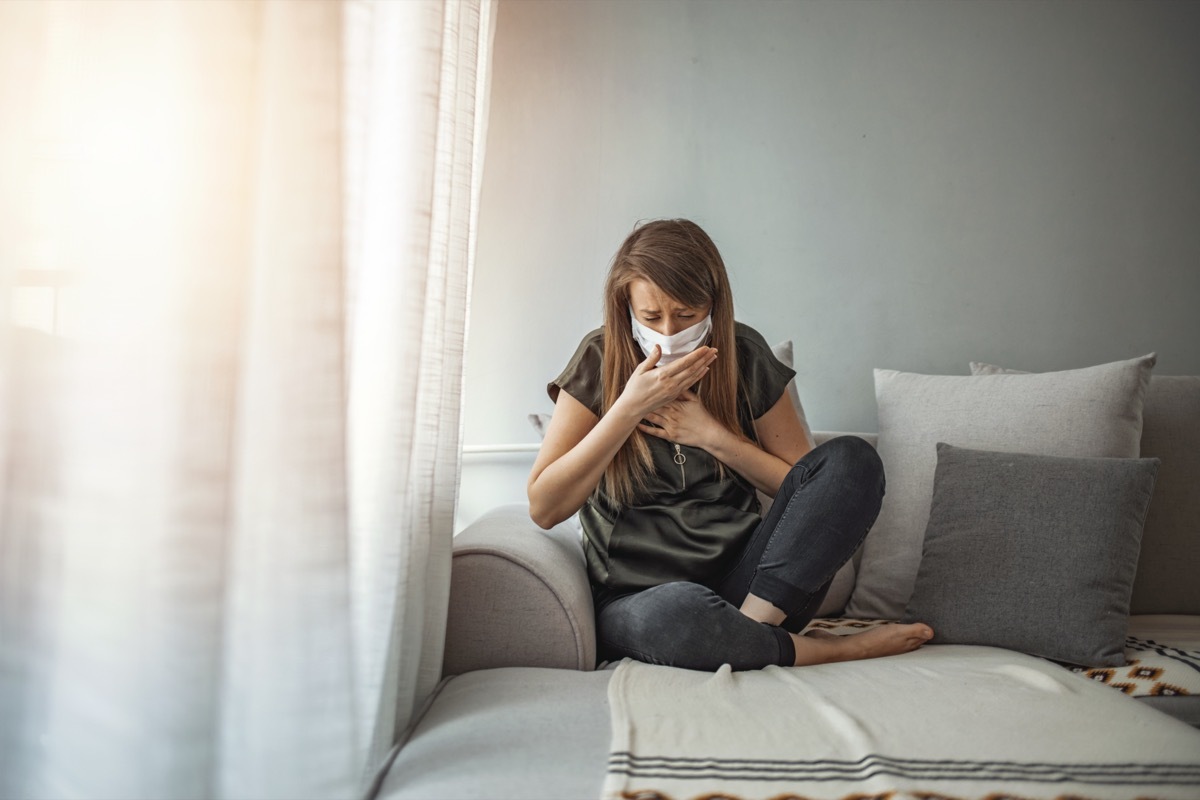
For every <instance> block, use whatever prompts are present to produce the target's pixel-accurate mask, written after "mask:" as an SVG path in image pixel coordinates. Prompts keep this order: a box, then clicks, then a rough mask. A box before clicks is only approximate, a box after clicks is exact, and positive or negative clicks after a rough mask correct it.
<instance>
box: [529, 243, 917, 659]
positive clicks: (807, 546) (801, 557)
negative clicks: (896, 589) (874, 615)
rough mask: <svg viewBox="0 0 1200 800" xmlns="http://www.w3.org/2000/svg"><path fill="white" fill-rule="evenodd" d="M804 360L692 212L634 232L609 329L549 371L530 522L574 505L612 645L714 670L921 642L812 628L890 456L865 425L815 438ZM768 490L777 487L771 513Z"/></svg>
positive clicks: (608, 311) (609, 294)
mask: <svg viewBox="0 0 1200 800" xmlns="http://www.w3.org/2000/svg"><path fill="white" fill-rule="evenodd" d="M794 375H795V373H794V372H793V371H792V370H791V369H789V368H787V367H785V366H784V365H783V364H782V363H780V362H779V361H778V360H777V359H776V358H775V357H774V355H773V354H772V353H771V350H770V348H769V347H767V345H766V342H765V341H764V340H763V338H762V336H760V335H759V334H758V332H757V331H755V330H754V329H753V328H750V327H749V326H746V325H743V324H741V323H738V322H735V321H734V319H733V298H732V294H731V292H730V288H729V279H728V277H727V275H726V273H725V265H724V263H723V262H722V260H721V255H720V253H718V252H717V248H716V245H714V244H713V242H712V240H711V239H710V238H709V237H708V235H707V234H705V233H704V231H703V230H701V229H700V227H699V226H698V225H696V224H695V223H693V222H689V221H687V220H660V221H655V222H650V223H647V224H645V225H642V226H641V227H638V228H637V229H635V230H634V232H633V233H632V234H630V236H629V237H628V238H627V239H626V240H625V242H624V244H622V245H621V248H620V249H619V250H618V251H617V254H616V256H615V257H614V258H613V262H612V265H611V268H610V269H609V273H608V279H607V282H606V284H605V301H604V327H603V328H601V329H599V330H596V331H593V332H592V333H590V334H588V335H587V336H586V337H584V339H583V342H582V343H581V344H580V345H579V348H578V350H577V351H576V353H575V356H574V358H572V359H571V362H570V363H569V364H568V365H567V367H566V369H565V370H564V371H563V373H562V374H561V375H560V376H559V377H558V378H557V379H556V380H555V381H554V382H553V383H551V384H550V385H549V387H548V391H549V393H550V398H551V400H553V401H554V403H555V407H554V415H553V417H552V418H551V420H550V424H549V426H548V428H547V431H546V436H545V439H544V441H543V443H542V447H541V450H540V452H539V453H538V456H537V459H536V460H535V462H534V465H533V471H532V473H531V474H530V477H529V505H530V515H531V516H532V517H533V520H534V521H535V522H536V523H537V524H538V525H540V526H541V527H543V528H550V527H552V526H554V525H556V524H557V523H559V522H561V521H563V520H565V519H567V518H568V517H570V516H571V515H572V514H574V513H575V512H577V511H578V512H579V515H580V521H581V522H582V525H583V531H584V550H585V553H586V555H587V565H588V575H589V579H590V580H591V583H592V589H593V594H594V597H595V601H596V602H595V605H596V630H597V641H598V645H599V651H600V656H601V657H602V658H604V659H609V660H613V659H619V658H623V657H626V656H628V657H630V658H634V659H638V660H641V661H648V662H650V663H655V664H669V665H672V666H679V667H687V668H691V669H700V670H715V669H717V668H718V667H720V666H721V665H722V664H725V663H728V664H730V665H731V666H732V667H733V668H734V669H757V668H761V667H764V666H766V665H768V664H779V665H784V666H793V665H796V666H799V665H805V664H817V663H824V662H829V661H843V660H849V659H856V658H871V657H875V656H884V655H891V654H895V653H903V652H907V651H909V650H914V649H916V648H917V647H919V646H920V645H921V644H923V643H924V642H926V641H927V640H928V639H929V638H930V637H932V635H933V632H932V630H930V629H929V627H928V626H926V625H923V624H920V623H917V624H913V625H898V624H896V625H886V626H882V627H879V628H873V629H870V630H868V631H866V632H863V633H859V634H854V635H850V636H831V635H828V634H825V635H811V634H810V635H800V631H801V630H802V629H803V628H804V626H805V625H806V624H807V623H808V622H809V620H811V619H812V617H813V615H814V614H815V613H816V610H817V608H818V607H819V606H820V604H821V601H822V599H823V598H824V597H825V593H826V592H827V591H828V590H829V584H830V582H831V581H832V579H833V575H834V573H836V572H837V570H838V568H839V567H841V566H842V565H843V564H845V563H846V561H847V560H849V559H850V557H851V556H852V555H853V553H854V551H855V550H856V549H857V548H858V546H859V544H860V543H861V542H862V540H863V539H864V538H865V537H866V534H867V531H868V530H869V529H870V527H871V525H872V524H873V523H874V521H875V517H876V515H877V514H878V513H879V506H880V503H881V501H882V498H883V491H884V480H883V465H882V464H881V462H880V461H879V457H878V456H877V455H876V454H875V450H874V449H873V448H872V447H871V446H870V445H868V444H867V443H866V442H864V441H863V440H861V439H859V438H857V437H849V436H846V437H839V438H836V439H833V440H832V441H829V442H826V443H825V444H823V445H822V446H820V447H818V448H816V449H812V450H811V451H810V448H809V445H808V441H807V438H806V436H805V434H804V430H803V428H802V427H801V424H800V420H799V418H798V417H797V415H796V412H795V409H794V408H793V406H792V404H791V401H790V400H789V398H788V396H787V392H786V391H785V390H786V387H787V383H788V381H790V380H791V378H792V377H793V376H794ZM755 489H758V490H761V491H763V492H765V493H766V494H768V495H773V496H774V497H775V501H774V503H773V504H772V505H771V509H770V512H769V513H768V514H767V516H766V517H765V518H763V517H761V516H760V514H759V511H760V507H759V503H758V500H757V496H756V494H755Z"/></svg>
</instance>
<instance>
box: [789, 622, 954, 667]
mask: <svg viewBox="0 0 1200 800" xmlns="http://www.w3.org/2000/svg"><path fill="white" fill-rule="evenodd" d="M809 633H810V634H811V633H813V631H810V632H809ZM821 633H825V631H821ZM932 638H933V629H932V628H930V627H929V626H928V625H926V624H924V623H922V622H914V623H912V624H911V625H901V624H900V623H889V624H887V625H880V626H879V627H878V628H871V629H870V630H866V631H863V632H862V633H852V634H849V635H847V636H836V635H829V634H827V635H825V636H821V635H817V636H810V635H808V634H806V635H804V636H798V635H796V634H792V643H793V644H794V645H795V646H796V666H798V667H802V666H806V665H808V664H827V663H829V662H832V661H855V660H858V659H861V658H879V657H880V656H894V655H898V654H900V653H908V652H911V651H913V650H916V649H917V648H918V647H920V646H921V645H923V644H925V643H926V642H928V641H929V640H930V639H932Z"/></svg>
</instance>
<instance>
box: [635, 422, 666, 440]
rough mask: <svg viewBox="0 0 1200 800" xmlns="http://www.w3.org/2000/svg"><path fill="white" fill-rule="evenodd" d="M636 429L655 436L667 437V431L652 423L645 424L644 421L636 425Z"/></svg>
mask: <svg viewBox="0 0 1200 800" xmlns="http://www.w3.org/2000/svg"><path fill="white" fill-rule="evenodd" d="M638 430H639V431H641V432H642V433H648V434H650V435H651V436H657V437H658V438H659V439H666V438H667V432H666V431H665V430H663V429H662V428H656V427H654V426H653V425H647V424H645V423H641V424H639V425H638Z"/></svg>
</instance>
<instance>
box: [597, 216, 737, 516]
mask: <svg viewBox="0 0 1200 800" xmlns="http://www.w3.org/2000/svg"><path fill="white" fill-rule="evenodd" d="M639 278H641V279H644V280H647V281H650V282H651V283H652V284H654V285H655V286H657V287H658V288H659V289H661V290H662V291H663V292H665V293H666V294H668V295H670V296H671V297H672V298H673V299H675V300H678V301H679V302H681V303H683V304H684V305H687V306H693V307H697V306H698V307H703V306H707V305H709V304H710V303H711V304H712V333H711V334H710V335H709V340H708V342H706V344H708V345H710V346H712V347H715V348H717V352H718V353H719V355H718V356H717V360H716V361H715V362H713V365H712V367H711V369H710V370H709V372H708V374H707V375H706V376H705V377H704V380H702V381H700V384H699V387H698V388H697V389H696V393H697V394H698V395H699V396H700V399H701V401H702V402H703V403H704V407H705V408H706V409H708V412H709V413H710V414H712V415H713V417H715V418H716V420H717V421H718V422H719V423H720V424H722V425H724V426H725V427H726V428H728V429H729V430H731V431H733V432H735V433H739V435H740V430H741V428H740V425H739V423H738V413H737V400H738V391H739V389H738V364H737V344H736V342H735V339H734V324H733V292H732V291H731V290H730V288H729V276H728V275H726V273H725V262H724V261H722V260H721V254H720V253H719V252H718V251H717V246H716V245H715V244H713V241H712V239H710V238H709V237H708V234H706V233H705V232H704V231H703V230H702V229H701V228H700V226H699V225H697V224H696V223H694V222H692V221H690V220H686V219H667V220H655V221H653V222H647V223H644V224H642V225H640V226H639V227H636V228H634V230H633V233H631V234H629V236H628V237H627V238H626V239H625V241H624V243H623V244H622V245H621V247H620V249H619V250H617V253H616V255H615V256H613V260H612V264H611V265H610V267H609V270H608V278H607V280H606V281H605V283H604V366H603V375H602V378H603V385H604V401H603V402H604V405H603V411H604V413H607V412H608V410H609V409H610V408H612V406H613V404H614V403H616V402H617V398H618V397H620V396H621V392H622V391H624V390H625V384H626V382H627V381H628V380H629V377H630V376H631V375H632V374H633V370H634V368H636V367H637V365H638V364H640V363H641V362H642V361H643V360H644V359H645V356H644V355H643V353H642V351H641V348H640V347H639V346H638V344H637V342H636V341H634V338H633V329H632V326H631V325H630V321H629V285H630V284H631V283H632V282H633V281H635V280H637V279H639ZM652 470H653V462H652V460H651V457H650V446H649V442H648V435H647V434H644V433H642V432H641V431H639V430H636V429H635V430H634V432H633V433H632V434H631V435H630V437H629V438H628V439H627V440H626V441H625V444H624V445H622V446H621V449H620V450H619V451H618V452H617V454H616V456H615V457H614V458H613V460H612V461H611V462H610V463H609V465H608V467H607V468H606V469H605V470H604V482H605V485H606V488H607V491H608V494H609V496H610V497H611V498H612V499H613V500H614V501H616V502H617V503H618V504H620V505H628V504H629V503H631V502H632V501H633V499H634V498H635V497H636V496H637V495H638V493H639V492H640V491H641V490H643V489H644V488H645V486H646V478H647V476H648V475H649V474H650V472H651V471H652Z"/></svg>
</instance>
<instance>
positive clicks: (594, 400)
mask: <svg viewBox="0 0 1200 800" xmlns="http://www.w3.org/2000/svg"><path fill="white" fill-rule="evenodd" d="M603 364H604V330H603V329H602V328H597V329H596V330H594V331H592V332H591V333H589V334H588V335H587V336H585V337H583V341H582V342H580V343H579V347H578V348H577V349H576V350H575V355H573V356H571V360H570V361H569V362H568V363H567V366H566V368H564V369H563V371H562V373H561V374H559V376H558V377H557V378H555V379H554V380H553V381H551V382H550V383H549V384H547V385H546V393H547V394H548V395H550V400H551V402H554V403H557V402H558V393H559V392H560V391H564V392H566V393H567V394H569V395H571V397H574V398H575V399H576V400H578V401H579V402H581V403H583V404H584V405H585V406H587V407H588V409H589V410H590V411H591V412H592V413H593V414H595V415H596V416H597V417H598V416H600V409H601V406H602V405H603V400H604V390H603V386H602V384H601V380H600V376H601V374H602V372H601V367H602V366H603Z"/></svg>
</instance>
